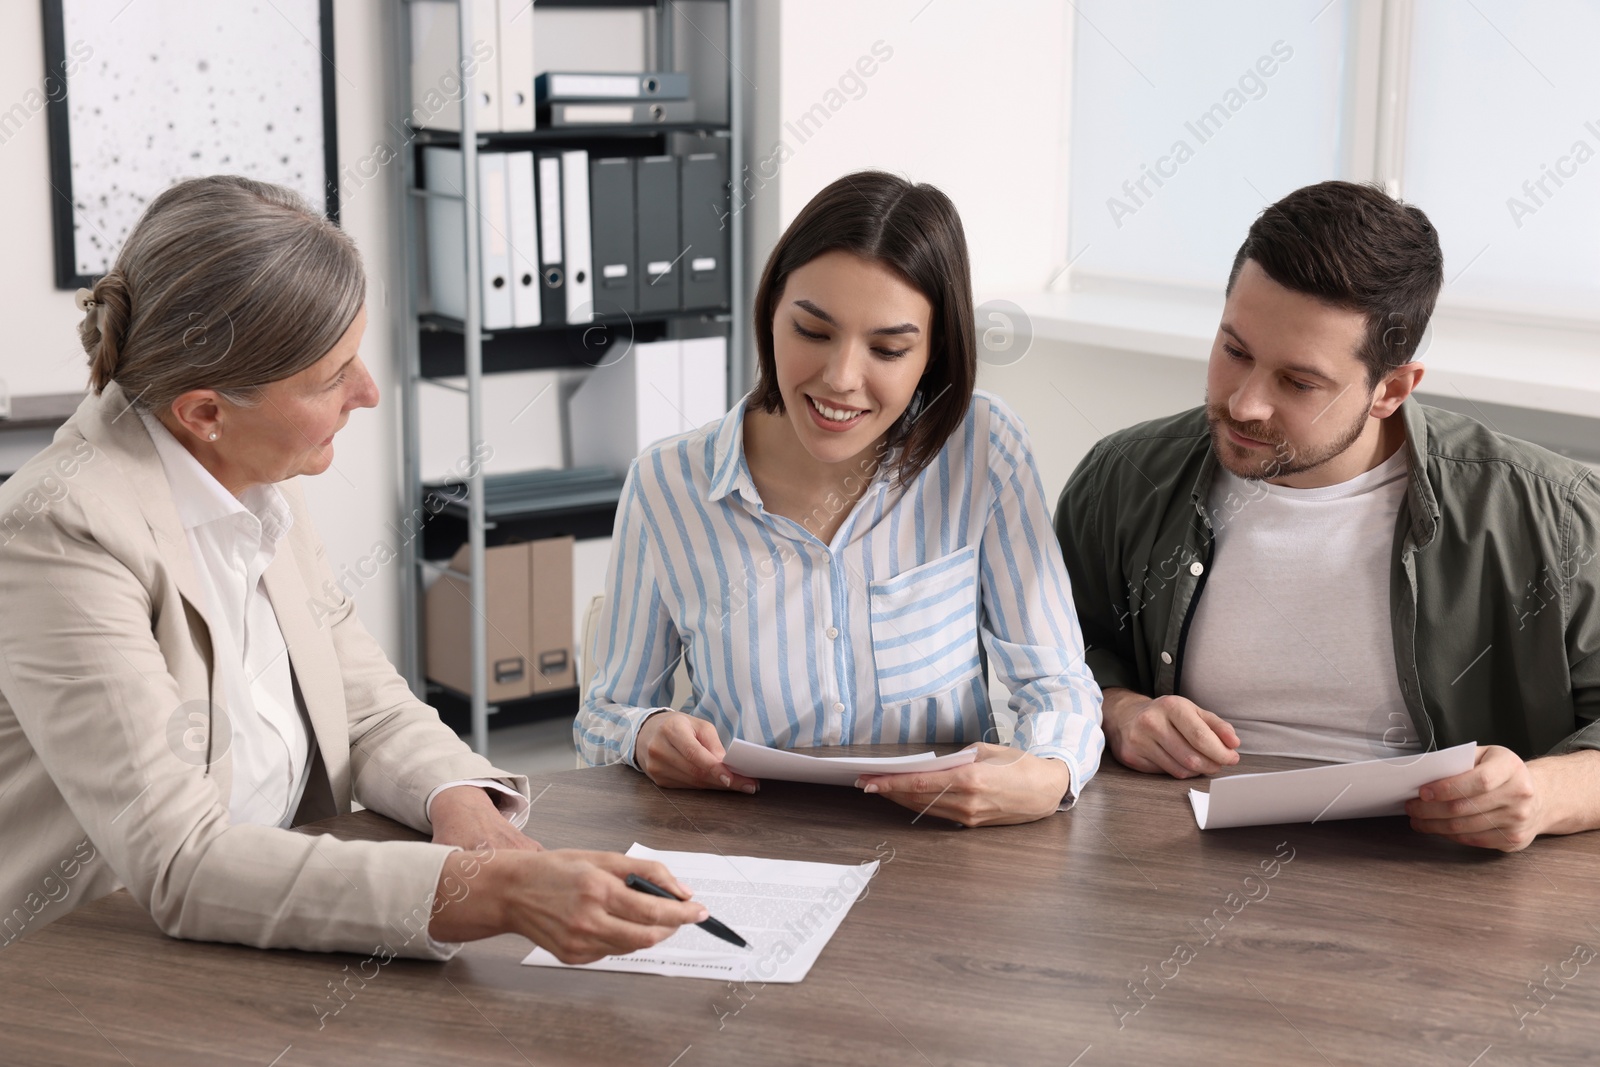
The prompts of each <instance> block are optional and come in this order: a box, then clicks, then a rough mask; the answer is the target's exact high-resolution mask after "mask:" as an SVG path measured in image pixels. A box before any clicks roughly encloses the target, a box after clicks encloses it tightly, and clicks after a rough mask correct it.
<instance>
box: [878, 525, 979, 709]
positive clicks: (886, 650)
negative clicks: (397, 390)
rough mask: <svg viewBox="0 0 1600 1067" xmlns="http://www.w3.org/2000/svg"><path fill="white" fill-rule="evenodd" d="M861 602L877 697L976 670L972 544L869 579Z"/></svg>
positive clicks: (900, 698) (948, 684)
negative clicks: (891, 574) (869, 627)
mask: <svg viewBox="0 0 1600 1067" xmlns="http://www.w3.org/2000/svg"><path fill="white" fill-rule="evenodd" d="M867 602H868V610H869V611H870V613H871V617H872V658H873V663H874V665H875V666H876V668H877V672H878V701H879V702H880V703H881V704H884V705H892V704H903V703H905V702H906V701H909V700H916V699H918V698H920V697H927V696H932V695H934V694H936V693H944V692H947V691H949V690H950V689H953V688H954V687H956V686H957V685H960V684H962V683H963V682H967V681H969V680H971V679H972V678H973V677H974V676H976V675H977V673H978V670H979V658H978V550H977V546H975V545H969V546H967V547H966V548H963V549H961V550H960V551H959V552H952V553H951V554H950V555H948V556H941V557H940V558H938V559H936V560H932V561H930V562H928V563H924V564H922V565H921V566H917V567H913V568H912V569H911V570H908V571H902V572H901V573H899V574H897V575H895V576H894V577H893V578H885V579H883V580H882V581H877V582H873V583H872V584H871V585H869V586H868V587H867Z"/></svg>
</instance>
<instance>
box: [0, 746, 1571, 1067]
mask: <svg viewBox="0 0 1600 1067" xmlns="http://www.w3.org/2000/svg"><path fill="white" fill-rule="evenodd" d="M877 751H880V752H881V751H882V750H881V749H880V750H877ZM1287 765H1289V762H1288V761H1282V760H1276V761H1274V760H1261V759H1256V760H1249V761H1247V763H1246V765H1245V768H1244V769H1253V770H1261V769H1273V768H1276V767H1282V766H1287ZM547 786H548V788H546V787H547ZM1188 788H1189V785H1188V784H1187V783H1183V782H1176V781H1172V780H1170V779H1167V778H1157V777H1149V776H1145V775H1139V774H1134V773H1132V772H1129V771H1127V770H1124V769H1123V768H1121V767H1119V766H1117V765H1116V764H1115V763H1113V762H1111V761H1110V760H1109V759H1108V760H1107V766H1106V767H1105V768H1104V769H1102V770H1101V772H1100V774H1099V776H1098V777H1096V779H1095V780H1094V782H1093V784H1092V786H1091V787H1090V788H1089V790H1088V791H1087V795H1086V796H1085V797H1084V798H1083V800H1082V802H1081V803H1079V805H1078V806H1077V808H1076V809H1075V810H1073V811H1072V812H1070V813H1067V814H1062V815H1057V816H1054V817H1052V818H1049V819H1047V820H1045V821H1043V822H1039V823H1035V824H1032V825H1029V826H1018V827H1002V828H992V829H980V830H964V829H959V828H956V827H953V826H952V825H951V824H949V823H945V822H942V821H937V820H934V819H932V818H931V817H929V818H922V819H920V820H916V819H914V818H913V813H912V812H909V811H904V810H902V809H900V808H898V807H895V806H893V805H892V804H890V803H889V802H887V801H884V800H882V799H881V798H876V797H869V796H866V795H862V794H857V793H854V792H852V791H850V790H847V789H836V788H825V787H815V786H802V785H794V784H787V783H781V782H770V783H767V784H766V785H764V786H763V788H762V790H761V792H760V794H758V795H757V796H755V797H746V796H743V795H742V794H738V795H736V794H723V793H688V792H677V791H674V792H670V793H669V792H663V791H660V790H657V789H656V788H655V787H654V786H652V785H651V784H650V783H649V782H648V781H646V780H645V779H644V778H643V776H641V775H639V774H637V773H635V772H633V771H631V770H628V769H626V768H622V767H610V768H604V769H597V770H583V771H569V772H564V773H559V774H553V775H549V776H547V777H545V778H542V779H540V780H538V781H536V782H535V783H534V785H533V792H534V793H535V794H536V795H537V797H538V800H537V802H536V803H535V805H534V808H533V818H532V820H531V822H530V828H532V830H533V832H534V833H535V834H536V836H538V837H539V838H540V840H542V841H543V842H544V843H545V844H546V845H548V846H552V847H561V846H584V847H597V848H609V849H619V850H620V849H626V848H627V847H628V846H629V845H630V844H632V843H633V842H635V841H640V842H643V843H644V844H647V845H650V846H653V847H656V848H662V849H677V850H688V851H717V852H722V853H726V854H728V855H753V856H771V857H778V858H784V859H806V860H824V861H830V862H836V863H859V862H862V861H864V860H870V859H873V858H874V857H880V858H882V860H883V863H882V867H881V870H880V872H879V874H878V877H877V879H876V880H875V881H874V882H873V883H872V885H871V887H870V889H869V891H868V892H867V895H866V896H865V898H864V899H862V900H861V901H860V902H858V903H857V904H856V905H855V907H854V908H853V909H852V910H851V912H850V914H849V916H848V917H847V918H846V919H845V921H844V924H843V925H842V926H841V927H840V929H839V931H838V933H837V934H836V935H835V937H834V939H833V940H832V942H830V943H829V945H828V946H827V948H826V949H825V950H824V951H823V953H822V957H821V959H820V960H819V961H818V962H817V964H816V966H815V968H813V970H812V971H811V973H810V975H809V976H808V977H807V978H806V980H805V981H804V982H802V983H801V984H799V985H787V986H761V985H759V984H758V983H751V984H750V985H748V986H740V987H737V988H736V987H732V986H730V985H729V984H727V983H724V982H712V981H704V980H698V979H680V978H673V979H668V978H659V977H653V976H646V975H632V974H606V973H598V972H595V973H574V972H568V971H560V970H552V969H546V968H538V967H523V966H520V965H519V961H520V960H521V958H522V957H523V955H524V954H525V953H526V951H527V948H528V945H527V942H525V941H522V940H521V939H518V938H515V937H510V936H507V937H500V938H493V939H490V940H487V941H481V942H476V943H474V944H470V945H468V946H467V947H466V948H465V950H463V951H462V953H461V954H460V955H459V956H458V957H457V958H455V959H454V960H452V961H451V962H449V963H447V964H442V965H441V964H436V963H423V962H415V961H406V960H395V961H393V962H390V963H388V964H387V965H385V966H383V967H381V969H379V968H377V967H376V965H374V964H367V965H366V967H365V971H366V973H368V974H372V973H373V971H374V970H376V971H377V973H376V975H375V976H374V977H372V978H371V979H370V980H368V981H366V982H365V983H364V984H363V983H362V982H360V981H359V980H356V981H351V982H349V983H348V988H350V989H352V990H354V991H355V992H354V996H353V997H352V998H351V999H349V1001H348V1003H345V1004H344V1006H343V1008H342V1009H341V1010H340V1011H339V1012H338V1014H336V1015H329V1016H326V1017H325V1018H322V1020H321V1021H322V1025H321V1026H320V1028H319V1025H318V1021H319V1015H320V1013H321V1012H325V1011H327V1010H328V1008H329V1006H330V1005H332V1004H335V1003H338V1002H336V1001H333V1000H331V999H330V998H331V996H332V994H331V992H330V990H331V985H330V983H339V982H343V981H344V980H345V979H347V978H348V977H349V975H351V974H352V973H355V972H357V971H358V970H361V969H362V961H363V957H358V956H340V955H317V954H310V953H299V952H279V951H271V952H264V951H259V950H255V949H249V948H241V947H236V946H230V945H213V944H199V943H188V942H180V941H174V940H170V939H168V938H166V937H164V936H163V935H161V934H160V933H159V932H158V931H157V930H156V928H155V926H154V925H153V923H152V922H151V920H150V919H149V917H148V916H147V915H145V914H144V913H143V912H142V911H140V910H139V908H138V907H137V906H136V905H135V904H134V903H133V901H132V900H131V899H129V897H128V896H127V894H126V893H116V894H113V895H111V896H109V897H106V898H103V899H101V900H99V901H96V902H94V903H93V904H90V905H88V906H86V907H83V908H81V909H79V910H77V911H75V912H73V913H72V914H71V915H69V916H67V917H66V918H63V919H61V920H59V921H57V922H56V923H54V924H52V925H50V926H48V927H45V928H44V929H42V930H41V931H40V932H39V933H38V934H36V935H34V936H32V937H29V938H27V939H24V940H23V941H20V942H18V943H16V944H15V945H13V946H12V947H11V948H9V949H7V950H5V951H3V952H0V1005H3V1008H0V1010H3V1012H4V1022H3V1024H0V1063H4V1064H6V1065H8V1067H10V1065H15V1064H36V1063H38V1064H43V1063H63V1064H121V1063H132V1064H137V1065H140V1067H144V1065H146V1064H152V1065H154V1064H160V1065H169V1064H206V1065H212V1064H252V1065H256V1067H267V1065H268V1064H273V1065H277V1067H291V1065H296V1064H341V1065H345V1064H368V1063H372V1064H430V1065H432V1064H450V1065H456V1064H461V1065H476V1064H484V1065H488V1064H522V1063H535V1064H540V1065H544V1064H569V1063H571V1064H577V1063H603V1064H639V1065H644V1067H695V1065H699V1064H739V1065H745V1067H748V1065H765V1064H789V1063H808V1064H809V1063H827V1064H845V1063H848V1064H855V1065H871V1067H885V1065H890V1064H928V1063H931V1064H945V1063H977V1064H1007V1065H1010V1064H1053V1065H1057V1067H1066V1065H1069V1064H1071V1065H1076V1067H1090V1065H1099V1064H1144V1063H1194V1064H1212V1063H1229V1064H1272V1065H1274V1067H1277V1065H1283V1064H1302V1063H1306V1064H1321V1063H1329V1064H1339V1065H1343V1064H1361V1065H1367V1064H1439V1065H1451V1067H1469V1065H1472V1067H1493V1065H1499V1064H1507V1063H1539V1064H1551V1063H1594V1062H1596V1060H1597V1058H1600V956H1596V955H1595V953H1596V952H1597V951H1600V925H1596V923H1600V907H1597V906H1596V904H1595V901H1594V897H1595V885H1596V881H1597V878H1596V876H1597V874H1600V835H1594V834H1587V835H1580V836H1577V837H1569V838H1551V839H1545V840H1541V841H1539V842H1537V843H1536V844H1535V846H1534V847H1533V848H1531V849H1529V850H1527V851H1525V852H1522V853H1519V854H1515V855H1501V854H1497V853H1490V852H1484V851H1477V850H1472V849H1467V848H1463V847H1458V846H1456V845H1453V844H1450V843H1448V842H1444V841H1439V840H1434V839H1430V838H1425V837H1422V836H1420V835H1417V834H1414V833H1413V832H1411V830H1410V829H1409V828H1408V827H1407V825H1406V823H1405V821H1404V820H1403V819H1369V820H1361V821H1352V822H1332V823H1319V824H1317V825H1292V826H1282V827H1263V828H1254V829H1238V830H1220V831H1211V832H1208V833H1202V832H1201V831H1199V830H1198V829H1197V828H1196V827H1195V823H1194V818H1193V816H1192V814H1191V813H1190V810H1189V805H1188V804H1187V803H1186V801H1185V792H1186V790H1187V789H1188ZM310 829H312V830H313V831H326V832H330V833H335V834H338V835H341V836H350V837H368V838H403V837H413V836H415V835H414V834H413V833H412V832H411V831H409V830H405V829H402V828H400V827H398V826H397V825H396V824H394V823H392V822H389V821H388V820H386V819H383V818H381V817H379V816H376V815H374V814H371V813H360V814H357V815H353V816H347V817H342V818H339V819H335V820H330V822H329V823H326V824H320V825H319V826H318V827H313V828H310ZM1230 894H1232V896H1230ZM347 968H348V969H347ZM1530 982H1531V983H1535V986H1537V984H1538V983H1543V986H1542V987H1540V988H1539V992H1538V994H1537V996H1535V995H1534V993H1533V992H1532V991H1531V990H1532V989H1533V988H1535V986H1530Z"/></svg>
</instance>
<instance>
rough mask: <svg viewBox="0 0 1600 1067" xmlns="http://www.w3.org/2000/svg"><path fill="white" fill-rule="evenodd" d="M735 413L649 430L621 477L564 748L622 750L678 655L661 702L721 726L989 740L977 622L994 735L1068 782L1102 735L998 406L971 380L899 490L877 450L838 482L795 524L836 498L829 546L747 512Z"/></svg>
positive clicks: (1059, 582) (780, 742) (1088, 768)
mask: <svg viewBox="0 0 1600 1067" xmlns="http://www.w3.org/2000/svg"><path fill="white" fill-rule="evenodd" d="M744 410H745V401H740V402H739V403H738V404H737V405H736V406H735V407H734V409H733V410H732V411H731V412H729V413H728V414H727V415H726V416H724V417H723V418H722V419H721V420H720V421H718V422H714V423H710V424H708V425H706V426H705V427H702V428H701V429H699V430H697V431H694V432H691V433H688V434H683V435H680V436H678V437H672V438H668V439H666V440H664V441H661V442H658V443H657V444H655V445H653V446H651V447H650V448H648V449H646V450H645V452H643V453H642V454H641V455H640V456H639V458H638V459H636V460H634V462H633V466H632V468H631V469H630V470H629V472H628V478H627V485H626V486H625V487H624V489H623V493H622V501H621V504H620V506H619V508H618V511H617V524H616V531H615V535H614V539H613V541H612V552H611V563H610V566H609V568H608V570H607V574H606V601H605V608H604V611H603V613H602V614H601V617H600V621H599V632H598V637H597V640H596V646H597V647H596V650H595V665H594V667H593V668H592V669H593V670H594V672H595V673H594V675H593V684H592V685H591V686H590V689H589V693H588V696H587V697H586V699H585V700H584V703H583V706H582V707H581V708H580V709H579V712H578V717H577V720H576V721H575V722H574V724H573V734H574V737H575V740H576V743H577V747H578V751H579V753H581V754H582V756H583V757H584V759H585V760H587V761H588V762H589V763H591V764H596V763H616V762H621V761H626V762H628V763H633V746H634V739H635V737H636V735H637V733H638V729H639V726H640V724H641V723H642V722H643V721H644V720H645V718H647V717H648V716H649V715H650V714H651V713H652V712H653V711H656V710H660V709H662V708H663V707H665V706H666V705H665V703H664V702H665V701H667V700H670V699H671V697H672V684H673V674H674V671H675V669H676V667H677V663H678V660H679V658H680V656H682V657H684V658H685V659H686V660H687V663H688V668H689V675H690V678H691V679H692V681H693V692H692V694H691V695H690V696H689V697H688V698H687V699H686V700H685V701H684V704H683V706H682V707H681V708H680V709H678V710H681V711H685V712H688V713H689V714H691V715H696V716H698V717H700V718H702V719H707V720H709V721H710V722H712V723H713V724H715V725H716V727H717V730H718V732H719V733H720V734H721V735H722V737H723V738H724V739H727V738H730V737H743V738H745V739H746V740H749V741H754V742H759V743H761V744H765V745H768V746H770V747H776V748H809V747H814V746H820V745H838V744H857V743H871V742H890V743H893V742H899V743H918V744H922V743H928V742H934V741H955V742H971V741H979V740H989V741H992V740H995V739H996V736H997V735H996V732H995V729H994V723H993V717H992V714H991V711H990V704H989V699H988V693H987V689H986V679H985V677H984V673H983V669H982V666H981V661H980V656H979V651H978V648H979V634H980V632H981V634H982V639H983V641H984V644H985V646H986V647H987V648H988V650H989V655H990V656H991V657H992V658H993V661H994V666H995V670H996V674H997V676H998V677H999V678H1000V679H1001V680H1002V681H1003V682H1005V684H1006V686H1007V687H1008V688H1009V689H1010V690H1011V694H1012V696H1011V701H1010V707H1011V709H1012V710H1013V711H1015V712H1016V714H1017V725H1016V732H1015V737H1014V739H1013V744H1014V745H1016V746H1017V747H1019V748H1021V749H1023V750H1025V751H1027V752H1029V753H1032V754H1034V755H1038V756H1053V757H1056V758H1059V759H1061V760H1063V761H1065V762H1066V764H1067V766H1068V767H1069V768H1070V770H1071V777H1072V796H1073V797H1076V796H1078V795H1079V792H1080V790H1081V789H1082V788H1083V784H1084V783H1085V782H1087V781H1088V780H1089V778H1090V777H1091V776H1093V774H1094V772H1095V770H1096V768H1097V767H1098V766H1099V763H1100V754H1101V752H1102V750H1103V749H1104V747H1105V739H1104V736H1103V735H1102V733H1101V731H1100V690H1099V687H1098V686H1096V685H1095V681H1094V676H1093V675H1092V674H1091V673H1090V671H1089V669H1088V667H1087V666H1086V665H1085V663H1084V659H1083V653H1084V649H1083V636H1082V633H1081V632H1080V631H1079V628H1078V619H1077V614H1076V612H1075V611H1074V609H1073V605H1072V594H1071V590H1070V588H1069V585H1068V581H1067V573H1066V567H1065V566H1064V565H1063V563H1062V559H1061V548H1060V546H1059V544H1058V543H1057V542H1056V538H1055V534H1054V531H1053V529H1052V527H1051V525H1050V515H1049V511H1048V509H1047V508H1046V505H1045V496H1044V487H1043V484H1042V483H1041V482H1040V480H1039V473H1038V470H1037V469H1036V468H1035V467H1034V463H1033V456H1032V453H1031V452H1030V450H1029V446H1028V438H1027V432H1026V430H1024V428H1023V426H1022V423H1021V421H1020V420H1019V419H1018V418H1017V416H1016V415H1015V414H1013V413H1012V412H1011V411H1010V409H1008V408H1007V407H1006V406H1005V404H1004V403H1002V402H1001V401H1000V400H999V399H998V398H997V397H994V396H992V395H990V394H988V393H984V392H981V391H979V392H977V393H975V394H974V397H973V400H972V403H971V405H970V406H969V407H968V409H967V415H966V418H965V419H964V420H963V422H962V424H961V426H960V427H959V428H958V429H957V430H956V432H955V433H953V434H952V435H951V437H950V440H949V441H947V442H946V443H945V446H944V448H943V449H942V450H941V451H940V452H939V454H938V456H937V457H936V458H935V459H934V460H933V462H932V463H931V464H929V465H928V467H927V468H925V469H924V470H923V471H922V473H921V474H919V475H918V476H917V477H916V478H915V479H914V480H913V481H911V482H910V483H909V484H908V485H906V486H904V487H903V488H895V487H894V486H893V479H892V477H891V475H892V470H891V468H892V464H893V460H895V459H897V458H898V456H897V455H896V454H893V453H891V455H890V457H889V458H888V461H886V462H884V463H883V464H881V465H880V467H879V469H878V470H877V472H876V473H875V474H874V475H873V477H872V478H871V479H866V478H856V479H853V480H852V479H846V480H845V482H844V484H843V485H842V486H841V491H840V492H839V493H837V494H835V495H834V496H833V497H830V498H829V500H827V501H825V502H823V503H822V505H821V510H820V511H819V512H818V513H816V514H817V515H818V518H817V520H816V521H815V522H814V523H813V524H814V525H816V526H818V528H820V527H821V526H822V525H823V522H822V518H823V516H825V515H827V514H829V513H830V512H831V514H834V515H837V514H838V513H840V512H841V511H843V510H845V509H847V508H850V507H851V503H852V501H854V502H855V506H854V509H853V510H852V511H851V512H850V514H849V515H848V516H847V517H846V519H845V521H844V523H843V525H841V526H840V527H839V530H838V532H837V534H835V536H834V538H833V543H832V544H831V545H829V544H823V543H822V541H820V540H819V539H818V538H817V537H816V536H815V535H814V534H813V533H812V532H811V530H810V529H808V528H807V524H806V523H802V522H797V521H795V520H794V519H790V518H787V517H783V516H778V515H773V514H771V513H769V512H767V511H766V510H765V508H763V506H762V504H761V498H760V495H759V494H758V493H757V491H756V486H755V483H754V482H753V481H752V480H751V477H750V468H749V466H748V465H747V464H746V462H745V454H744ZM586 669H589V668H586Z"/></svg>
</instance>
